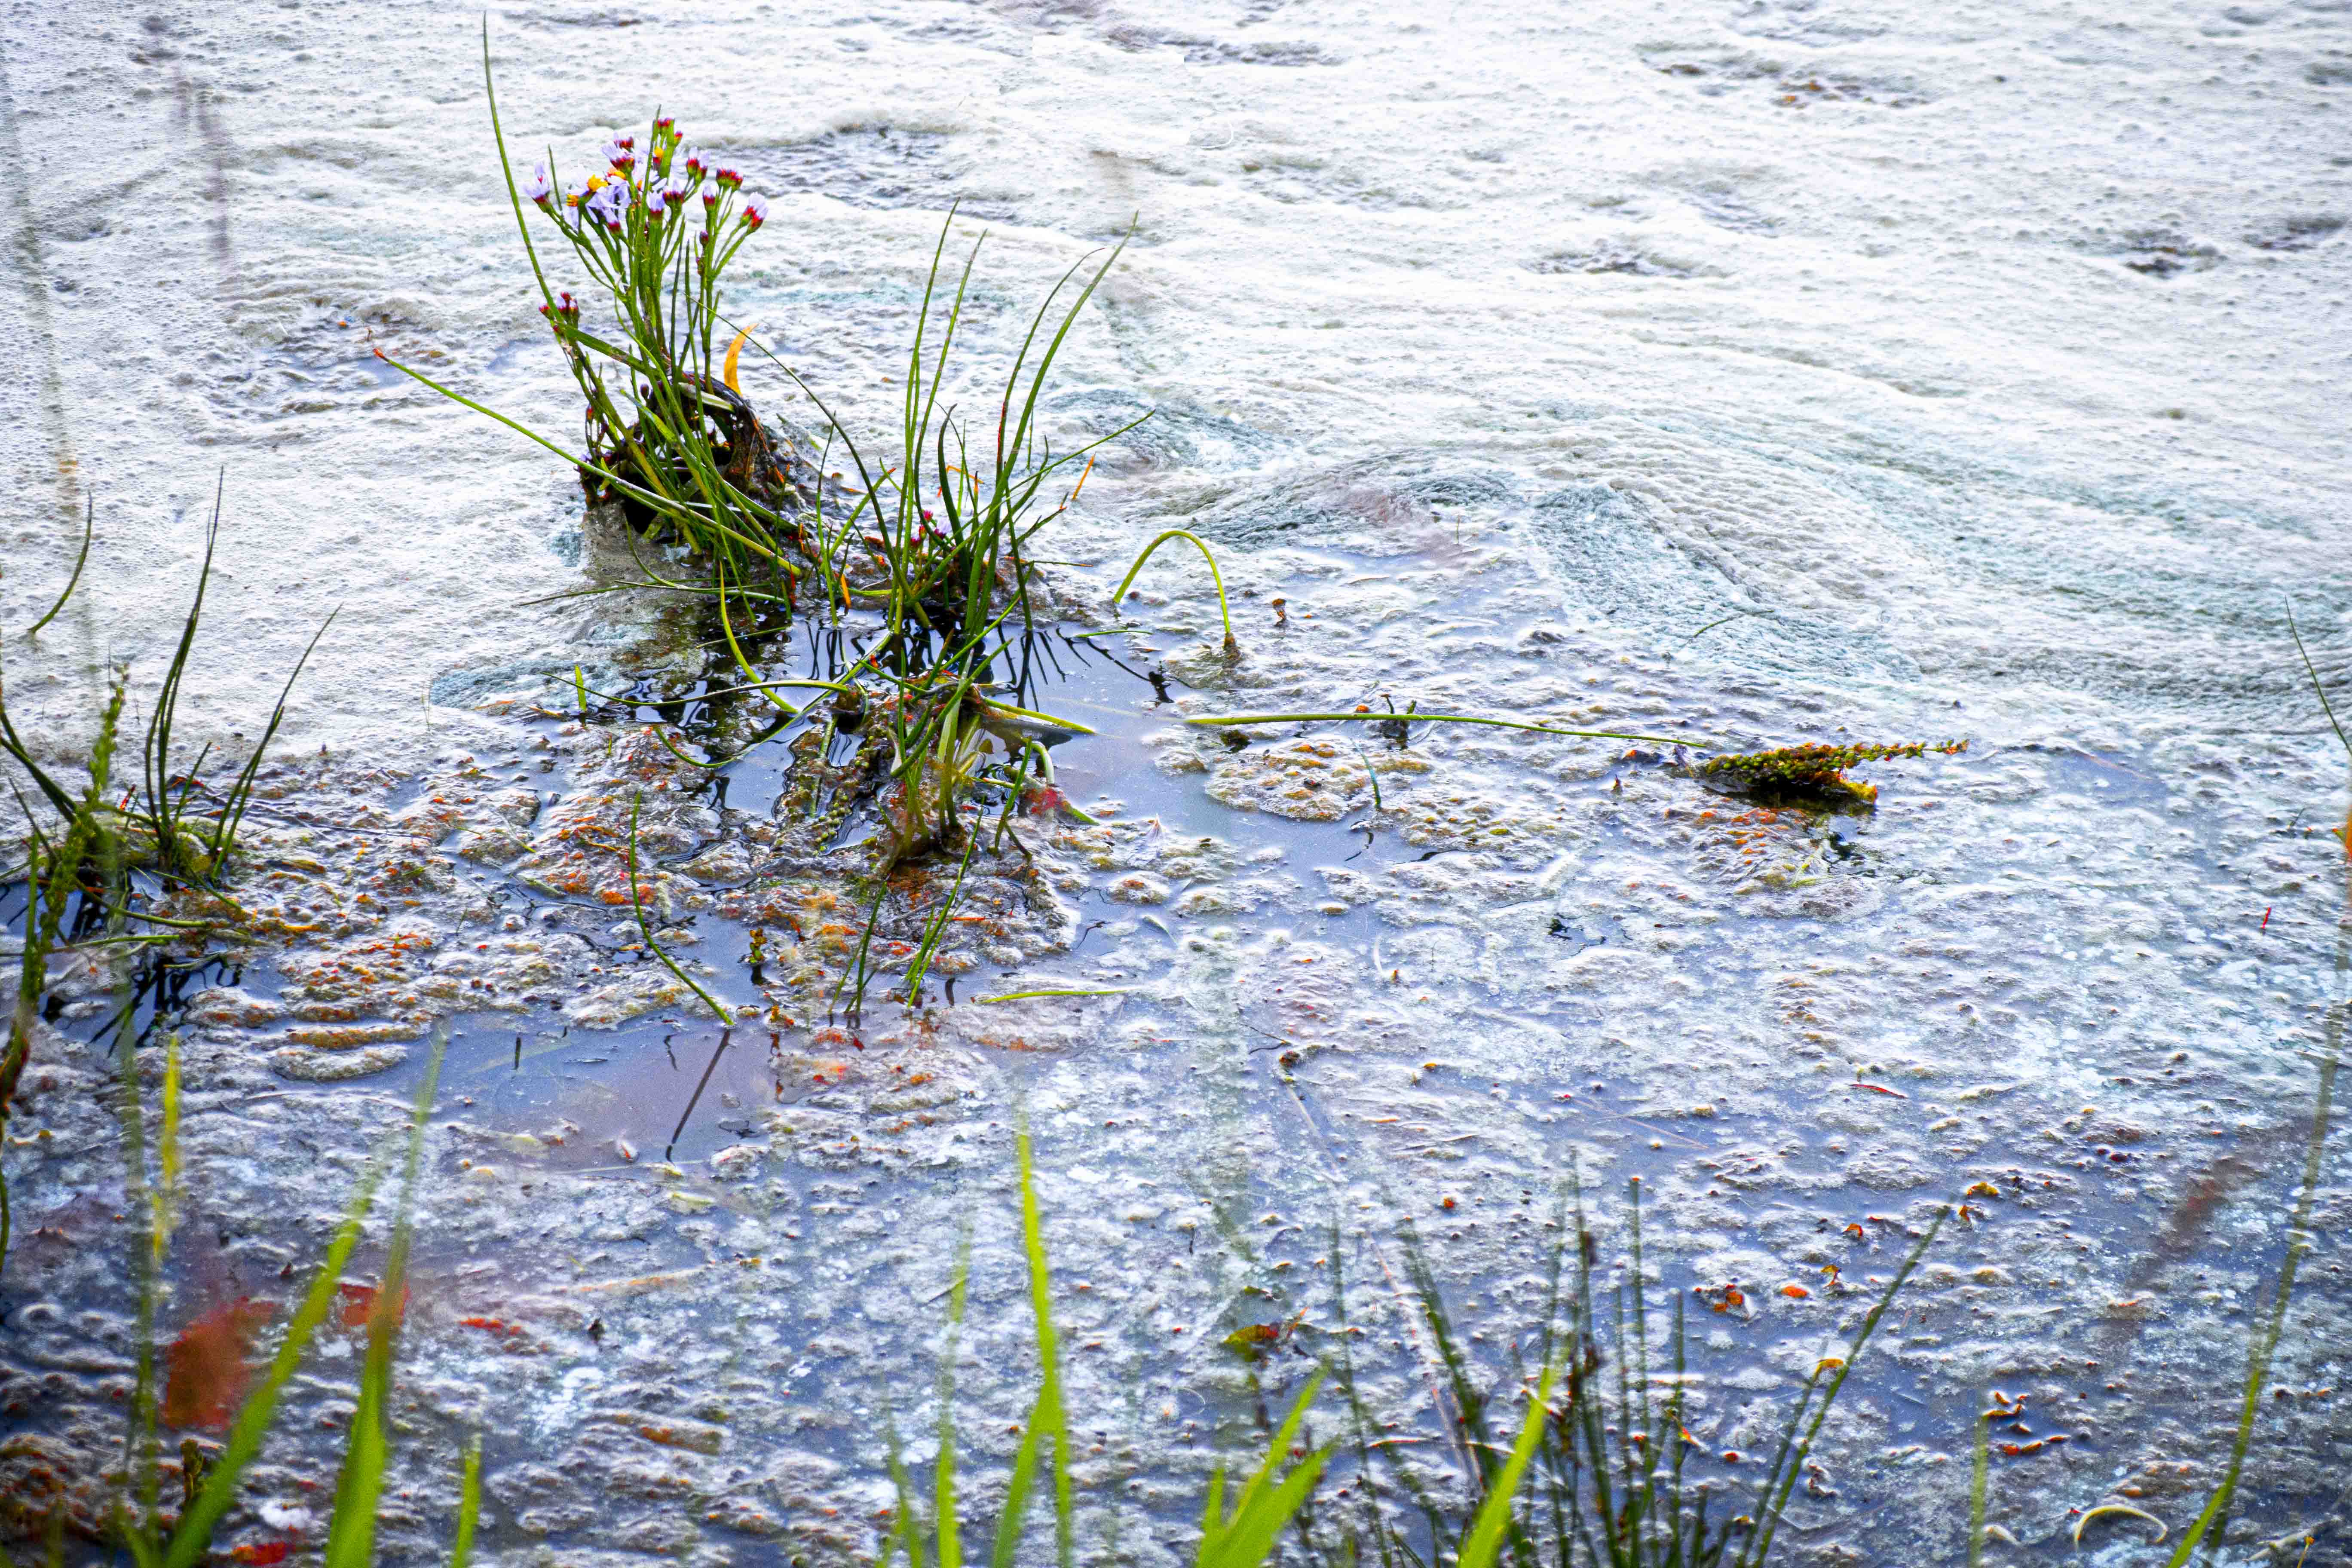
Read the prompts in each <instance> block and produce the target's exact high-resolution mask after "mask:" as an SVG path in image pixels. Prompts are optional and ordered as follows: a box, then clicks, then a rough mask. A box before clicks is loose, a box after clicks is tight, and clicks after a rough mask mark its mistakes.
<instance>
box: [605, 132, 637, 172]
mask: <svg viewBox="0 0 2352 1568" xmlns="http://www.w3.org/2000/svg"><path fill="white" fill-rule="evenodd" d="M636 161H637V155H636V154H635V153H633V152H631V151H630V150H629V138H628V137H626V136H615V137H614V138H613V139H612V140H611V141H610V142H605V143H604V162H606V163H610V164H612V165H613V167H614V168H615V169H620V170H623V171H626V170H628V169H629V168H630V167H632V166H633V165H635V163H636Z"/></svg>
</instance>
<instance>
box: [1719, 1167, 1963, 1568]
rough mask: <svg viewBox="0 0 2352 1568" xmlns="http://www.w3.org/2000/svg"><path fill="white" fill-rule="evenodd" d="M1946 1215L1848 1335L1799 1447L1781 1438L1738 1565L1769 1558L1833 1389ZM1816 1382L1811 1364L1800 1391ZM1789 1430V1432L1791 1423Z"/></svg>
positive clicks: (1940, 1214)
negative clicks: (1775, 1488)
mask: <svg viewBox="0 0 2352 1568" xmlns="http://www.w3.org/2000/svg"><path fill="white" fill-rule="evenodd" d="M1951 1216H1952V1211H1951V1208H1950V1206H1949V1205H1945V1206H1944V1207H1942V1208H1940V1209H1938V1210H1937V1214H1936V1222H1935V1223H1934V1224H1933V1225H1931V1226H1928V1227H1927V1234H1926V1235H1925V1236H1923V1237H1920V1238H1919V1243H1918V1245H1917V1246H1916V1247H1913V1248H1912V1249H1911V1251H1910V1254H1909V1256H1907V1257H1906V1258H1904V1259H1903V1267H1902V1268H1898V1269H1896V1270H1895V1280H1894V1282H1893V1283H1892V1284H1890V1285H1888V1286H1887V1287H1886V1291H1885V1294H1884V1295H1882V1296H1880V1297H1879V1298H1878V1300H1877V1302H1876V1303H1875V1304H1874V1306H1873V1307H1872V1308H1871V1309H1870V1313H1869V1315H1868V1316H1867V1317H1865V1318H1864V1319H1863V1321H1862V1330H1861V1331H1860V1332H1859V1333H1857V1334H1855V1335H1854V1337H1853V1348H1852V1349H1851V1350H1849V1351H1848V1352H1846V1354H1845V1357H1844V1359H1843V1361H1842V1362H1841V1363H1839V1365H1838V1368H1837V1371H1836V1373H1834V1374H1833V1375H1832V1377H1831V1378H1830V1381H1829V1385H1828V1386H1827V1387H1826V1388H1823V1389H1822V1402H1821V1405H1819V1407H1817V1408H1816V1409H1815V1410H1814V1412H1813V1420H1812V1425H1811V1426H1808V1427H1807V1428H1806V1429H1805V1436H1804V1440H1803V1441H1802V1442H1801V1443H1799V1444H1798V1445H1797V1446H1796V1448H1795V1450H1794V1452H1793V1453H1791V1452H1790V1449H1789V1447H1788V1444H1787V1440H1786V1438H1785V1437H1784V1438H1783V1440H1782V1445H1781V1451H1780V1454H1779V1455H1777V1456H1775V1458H1774V1460H1773V1466H1772V1468H1771V1469H1769V1470H1768V1471H1767V1472H1765V1477H1764V1487H1763V1491H1762V1493H1761V1501H1762V1502H1763V1504H1764V1507H1763V1509H1762V1510H1761V1512H1760V1516H1759V1519H1758V1520H1757V1528H1756V1533H1755V1534H1754V1535H1753V1536H1751V1537H1750V1538H1749V1539H1748V1545H1747V1547H1746V1548H1744V1549H1743V1550H1742V1551H1741V1552H1740V1557H1739V1560H1740V1562H1741V1563H1759V1564H1760V1563H1763V1562H1764V1561H1765V1559H1766V1558H1767V1557H1769V1555H1770V1553H1771V1551H1772V1538H1773V1536H1774V1535H1775V1534H1777V1533H1778V1532H1779V1530H1780V1510H1781V1509H1782V1508H1784V1507H1785V1506H1787V1504H1788V1501H1789V1494H1790V1492H1791V1491H1793V1490H1795V1489H1796V1485H1797V1477H1798V1476H1799V1474H1801V1472H1802V1471H1803V1469H1804V1467H1805V1458H1806V1456H1807V1455H1809V1454H1811V1452H1812V1449H1813V1439H1814V1438H1815V1437H1816V1436H1819V1435H1820V1433H1821V1429H1822V1423H1823V1422H1824V1421H1826V1420H1828V1419H1829V1414H1830V1406H1831V1405H1834V1404H1836V1403H1837V1396H1838V1390H1839V1389H1840V1388H1842V1387H1843V1386H1844V1385H1845V1380H1846V1378H1847V1377H1848V1376H1849V1375H1851V1374H1852V1373H1853V1363H1855V1362H1857V1361H1860V1360H1861V1359H1862V1352H1863V1349H1864V1346H1866V1345H1868V1344H1869V1343H1870V1336H1871V1335H1872V1334H1874V1333H1875V1332H1877V1331H1878V1321H1879V1319H1881V1318H1883V1317H1885V1315H1886V1309H1887V1308H1889V1307H1891V1306H1893V1305H1894V1304H1895V1296H1896V1294H1897V1293H1899V1292H1900V1291H1901V1290H1902V1289H1903V1286H1904V1282H1905V1281H1906V1280H1907V1279H1910V1278H1911V1272H1912V1270H1913V1269H1915V1268H1918V1267H1919V1259H1920V1258H1924V1257H1926V1256H1927V1248H1928V1247H1932V1246H1934V1245H1935V1241H1936V1237H1937V1233H1938V1232H1940V1231H1941V1230H1942V1229H1943V1228H1944V1222H1945V1221H1946V1220H1948V1219H1949V1218H1951ZM1820 1378H1821V1368H1820V1367H1818V1366H1817V1367H1815V1368H1814V1369H1813V1375H1812V1376H1811V1378H1808V1379H1807V1380H1806V1383H1805V1392H1806V1394H1808V1395H1810V1394H1811V1392H1812V1389H1813V1385H1814V1384H1816V1383H1818V1382H1819V1381H1820ZM1797 1408H1798V1410H1799V1412H1800V1413H1801V1412H1802V1411H1803V1409H1804V1402H1803V1401H1799V1403H1798V1406H1797ZM1791 1426H1792V1428H1793V1423H1792V1424H1791ZM1783 1461H1785V1462H1786V1464H1787V1467H1788V1468H1787V1469H1786V1471H1785V1472H1784V1471H1783V1470H1782V1469H1781V1465H1782V1463H1783ZM1776 1479H1777V1480H1778V1481H1779V1484H1780V1492H1779V1495H1778V1496H1775V1495H1773V1491H1772V1489H1773V1483H1774V1481H1775V1480H1776ZM1751 1553H1752V1556H1751Z"/></svg>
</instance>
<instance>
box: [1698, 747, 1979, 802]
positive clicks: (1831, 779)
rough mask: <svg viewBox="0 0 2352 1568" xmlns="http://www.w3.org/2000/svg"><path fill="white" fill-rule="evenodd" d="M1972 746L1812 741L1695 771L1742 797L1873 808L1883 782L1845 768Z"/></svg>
mask: <svg viewBox="0 0 2352 1568" xmlns="http://www.w3.org/2000/svg"><path fill="white" fill-rule="evenodd" d="M1968 749H1969V743H1968V742H1966V741H1941V742H1927V741H1910V742H1899V743H1897V744H1894V745H1875V744H1853V745H1843V746H1833V745H1829V744H1826V743H1825V742H1820V741H1813V742H1807V743H1806V744H1804V745H1801V746H1781V747H1779V748H1776V749H1775V750H1772V751H1769V752H1743V753H1740V754H1738V755H1737V756H1728V757H1710V758H1708V759H1707V760H1706V761H1705V762H1703V763H1698V764H1696V766H1695V767H1693V768H1692V770H1691V771H1692V773H1696V775H1698V776H1699V777H1701V778H1705V779H1712V780H1714V781H1716V782H1717V783H1720V784H1727V785H1728V786H1730V787H1731V788H1734V789H1737V790H1738V791H1739V792H1740V793H1741V794H1743V795H1754V796H1756V797H1757V798H1759V799H1760V800H1765V801H1768V802H1786V803H1789V804H1791V805H1802V804H1826V805H1846V806H1869V805H1874V804H1876V802H1877V800H1878V786H1877V785H1876V784H1864V783H1861V782H1858V781H1856V780H1854V779H1850V778H1848V777H1846V775H1845V770H1846V769H1848V768H1851V767H1855V766H1858V765H1859V764H1861V763H1869V762H1879V761H1883V760H1885V759H1887V758H1892V757H1920V756H1925V755H1927V753H1928V752H1935V753H1936V754H1937V755H1938V756H1945V757H1952V756H1958V754H1959V753H1961V752H1965V751H1967V750H1968Z"/></svg>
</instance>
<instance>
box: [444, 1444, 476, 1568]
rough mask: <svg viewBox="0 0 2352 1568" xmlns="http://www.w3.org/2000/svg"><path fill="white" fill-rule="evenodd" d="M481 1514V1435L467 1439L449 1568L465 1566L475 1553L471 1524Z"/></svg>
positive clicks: (450, 1548)
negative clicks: (455, 1537)
mask: <svg viewBox="0 0 2352 1568" xmlns="http://www.w3.org/2000/svg"><path fill="white" fill-rule="evenodd" d="M481 1517H482V1435H481V1434H480V1433H479V1432H477V1433H475V1434H474V1435H473V1436H471V1437H469V1438H467V1441H466V1468H465V1471H464V1474H463V1475H462V1476H461V1477H460V1479H459V1480H458V1483H457V1540H456V1541H455V1542H452V1543H451V1545H450V1547H449V1568H466V1565H467V1563H469V1562H471V1561H472V1560H473V1556H474V1526H475V1523H476V1522H477V1521H478V1520H480V1518H481Z"/></svg>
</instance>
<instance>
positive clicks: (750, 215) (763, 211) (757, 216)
mask: <svg viewBox="0 0 2352 1568" xmlns="http://www.w3.org/2000/svg"><path fill="white" fill-rule="evenodd" d="M743 221H744V222H745V223H747V224H749V225H751V226H752V227H753V228H757V227H759V226H761V224H763V223H765V222H767V221H768V198H767V197H765V196H745V197H744V198H743Z"/></svg>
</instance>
